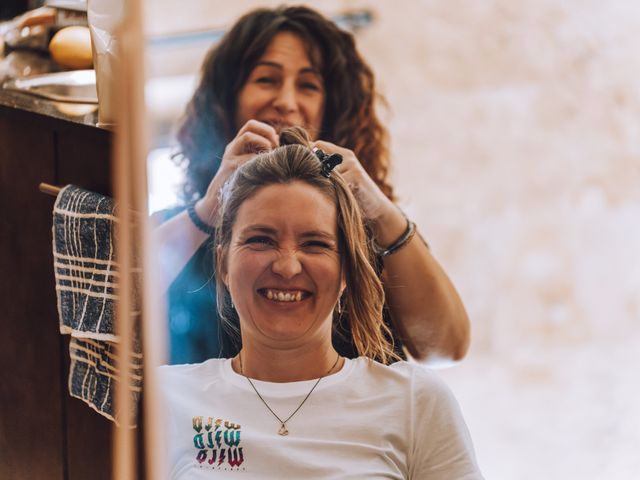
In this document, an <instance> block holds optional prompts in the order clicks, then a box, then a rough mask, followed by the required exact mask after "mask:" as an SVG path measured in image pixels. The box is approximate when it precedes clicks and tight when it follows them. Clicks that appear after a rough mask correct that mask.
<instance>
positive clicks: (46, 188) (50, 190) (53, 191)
mask: <svg viewBox="0 0 640 480" xmlns="http://www.w3.org/2000/svg"><path fill="white" fill-rule="evenodd" d="M38 188H39V189H40V191H41V192H42V193H46V194H47V195H51V196H54V197H57V196H58V194H59V193H60V190H62V187H57V186H55V185H50V184H48V183H44V182H41V183H40V185H38Z"/></svg>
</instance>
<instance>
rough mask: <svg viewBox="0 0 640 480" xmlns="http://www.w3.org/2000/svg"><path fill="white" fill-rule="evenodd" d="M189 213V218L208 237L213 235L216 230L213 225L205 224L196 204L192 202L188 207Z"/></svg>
mask: <svg viewBox="0 0 640 480" xmlns="http://www.w3.org/2000/svg"><path fill="white" fill-rule="evenodd" d="M187 213H188V214H189V218H190V219H191V222H192V223H193V224H194V225H195V226H196V227H197V228H198V230H200V231H201V232H203V233H206V234H207V235H211V234H212V233H213V230H214V228H213V227H212V226H211V225H207V223H205V222H203V221H202V219H201V218H200V217H199V216H198V214H197V212H196V202H195V201H194V202H191V203H189V205H187Z"/></svg>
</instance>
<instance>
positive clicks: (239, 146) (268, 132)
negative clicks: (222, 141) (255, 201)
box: [197, 120, 279, 218]
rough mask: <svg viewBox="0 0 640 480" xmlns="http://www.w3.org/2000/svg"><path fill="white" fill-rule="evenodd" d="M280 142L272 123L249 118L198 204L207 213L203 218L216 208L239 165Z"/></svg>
mask: <svg viewBox="0 0 640 480" xmlns="http://www.w3.org/2000/svg"><path fill="white" fill-rule="evenodd" d="M278 144H279V138H278V134H277V132H276V130H275V128H273V127H272V126H271V125H269V124H267V123H264V122H260V121H258V120H249V121H248V122H247V123H245V124H244V125H243V126H242V128H241V129H240V130H239V131H238V133H237V135H236V136H235V138H234V139H233V140H231V142H229V144H228V145H227V147H226V148H225V150H224V155H223V156H222V163H221V164H220V169H219V170H218V171H217V172H216V174H215V176H214V177H213V179H212V180H211V183H210V184H209V187H208V188H207V193H206V194H205V196H204V198H203V200H202V203H203V205H202V206H200V205H197V208H201V209H202V211H203V212H206V213H207V215H206V216H205V215H203V218H208V217H209V216H210V212H212V211H214V210H215V207H216V206H217V204H218V193H219V191H220V189H221V188H222V186H223V185H224V182H226V181H227V179H228V178H229V177H230V176H231V175H232V174H233V172H235V171H236V170H237V169H238V167H240V166H241V165H243V164H244V163H246V162H247V161H249V160H251V159H252V158H253V157H255V156H256V155H257V154H258V153H261V152H265V151H269V150H272V149H274V148H276V147H277V146H278Z"/></svg>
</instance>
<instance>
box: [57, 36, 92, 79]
mask: <svg viewBox="0 0 640 480" xmlns="http://www.w3.org/2000/svg"><path fill="white" fill-rule="evenodd" d="M49 53H50V54H51V57H52V58H53V59H54V60H55V61H56V62H57V63H58V64H59V65H60V66H61V67H64V68H69V69H72V70H76V69H82V68H93V56H92V53H91V34H90V33H89V29H88V28H87V27H66V28H63V29H61V30H59V31H58V32H57V33H56V34H55V35H54V36H53V38H52V39H51V41H50V42H49Z"/></svg>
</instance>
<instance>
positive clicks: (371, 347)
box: [159, 129, 482, 480]
mask: <svg viewBox="0 0 640 480" xmlns="http://www.w3.org/2000/svg"><path fill="white" fill-rule="evenodd" d="M280 141H281V143H283V144H285V145H286V146H283V147H280V148H276V149H275V150H273V151H272V152H269V153H263V154H261V155H259V156H257V157H256V158H255V159H253V160H250V161H249V162H247V163H245V164H244V165H243V166H241V167H240V168H238V169H237V171H236V172H235V173H234V175H233V176H232V178H231V179H230V181H229V184H228V185H227V187H226V188H225V190H224V191H223V197H222V205H221V211H220V217H219V222H218V225H217V229H216V239H217V242H218V245H217V247H216V253H215V255H216V257H217V261H216V265H217V266H216V280H217V283H218V308H219V310H220V315H221V317H222V318H223V319H224V320H225V321H227V322H229V325H230V326H231V327H232V328H234V329H236V332H237V333H239V335H240V336H241V338H242V347H241V349H240V351H239V353H238V354H237V355H236V356H234V357H232V358H229V359H212V360H208V361H206V362H204V363H200V364H193V365H174V366H164V367H160V377H161V381H160V382H159V385H160V388H161V390H162V392H163V393H164V396H165V403H166V405H168V407H169V416H170V418H171V422H170V423H169V424H170V425H171V427H170V431H169V432H168V437H167V438H168V441H169V446H170V462H171V464H172V478H210V477H211V476H215V475H216V474H222V475H224V476H225V477H226V478H229V475H234V473H232V472H242V476H243V478H279V476H280V475H281V474H282V472H287V474H288V475H290V476H291V477H292V478H371V479H374V478H397V479H400V478H405V479H406V478H415V479H424V478H429V479H436V480H445V479H447V480H448V479H451V478H456V479H465V480H475V479H481V478H482V476H481V474H480V472H479V470H478V467H477V464H476V461H475V456H474V453H473V446H472V444H471V440H470V438H469V434H468V431H467V429H466V426H465V424H464V421H463V420H462V416H461V414H460V410H459V408H458V406H457V403H456V401H455V399H454V398H453V396H452V395H451V393H450V392H449V390H448V389H447V388H446V386H445V385H444V384H443V383H442V382H441V381H440V380H439V378H438V377H437V376H436V375H435V374H434V373H433V372H430V371H429V370H427V369H425V368H424V367H421V366H417V365H415V364H409V363H407V362H402V361H399V362H396V363H394V364H393V365H392V366H386V365H384V364H382V363H378V362H377V361H376V360H381V361H382V362H386V361H388V360H389V359H390V358H393V357H394V353H393V348H392V345H391V343H390V335H389V333H390V332H389V329H388V327H387V326H386V325H385V323H384V322H383V319H382V308H383V304H384V291H383V289H382V285H381V283H380V280H379V279H378V276H377V275H376V272H375V271H374V269H373V268H372V266H371V263H370V259H371V252H370V249H369V245H368V242H367V237H366V235H365V230H364V224H363V219H362V217H361V214H360V210H359V207H358V206H357V203H356V200H355V198H354V196H353V194H352V193H351V192H350V190H349V188H348V186H347V184H346V182H345V181H344V179H343V178H342V176H341V175H340V174H339V173H338V172H337V171H335V170H334V171H333V172H330V171H329V167H327V166H326V164H327V163H329V162H330V160H328V159H327V158H326V157H325V156H324V155H323V153H322V152H320V153H318V152H316V153H314V152H312V150H311V149H310V145H309V143H308V140H307V139H306V138H305V136H304V131H302V130H300V129H291V130H289V129H285V130H283V131H281V133H280ZM299 143H302V144H303V145H300V144H299ZM331 165H335V162H331ZM291 205H295V208H291ZM340 299H342V301H341V300H340ZM341 303H342V305H341ZM340 322H347V323H349V325H350V327H351V331H352V333H353V339H354V343H355V345H356V348H357V350H358V353H359V354H360V355H362V356H360V357H358V358H356V359H346V358H344V357H343V356H342V355H340V354H339V353H338V352H337V351H336V349H335V348H334V346H333V343H332V330H333V329H334V328H335V327H336V325H337V324H338V323H340ZM238 327H239V329H238ZM387 419H391V421H386V420H387ZM338 427H339V429H338ZM223 472H224V473H223Z"/></svg>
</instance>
